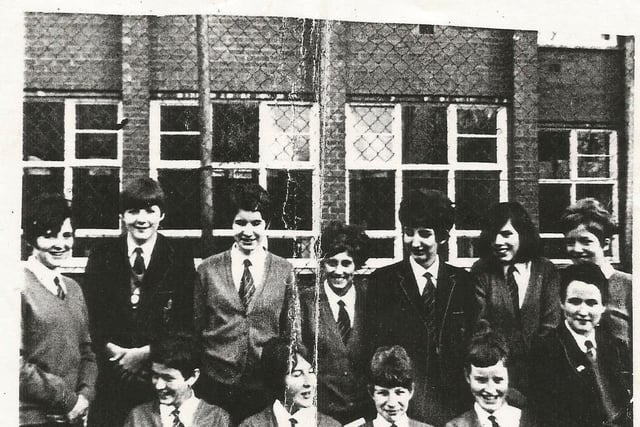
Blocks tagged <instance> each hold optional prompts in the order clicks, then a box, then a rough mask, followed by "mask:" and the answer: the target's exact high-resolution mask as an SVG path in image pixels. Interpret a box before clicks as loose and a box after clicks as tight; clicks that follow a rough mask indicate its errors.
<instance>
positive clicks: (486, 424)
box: [473, 402, 522, 427]
mask: <svg viewBox="0 0 640 427" xmlns="http://www.w3.org/2000/svg"><path fill="white" fill-rule="evenodd" d="M473 410H474V411H475V413H476V415H477V417H478V421H480V425H481V426H482V427H491V421H490V420H489V416H490V415H493V416H494V417H496V422H497V423H498V425H500V426H505V427H510V426H517V425H519V424H520V416H521V414H522V411H521V410H520V409H518V408H516V407H514V406H511V405H509V404H507V403H505V404H504V405H502V406H501V407H499V408H498V409H497V410H495V411H494V412H493V413H490V412H487V411H485V410H484V409H482V408H481V407H480V405H478V403H477V402H476V403H474V404H473Z"/></svg>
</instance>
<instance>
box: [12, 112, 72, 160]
mask: <svg viewBox="0 0 640 427" xmlns="http://www.w3.org/2000/svg"><path fill="white" fill-rule="evenodd" d="M23 108H24V110H23V115H22V118H23V123H22V144H23V145H22V155H23V159H24V160H64V104H63V103H61V102H25V103H24V104H23Z"/></svg>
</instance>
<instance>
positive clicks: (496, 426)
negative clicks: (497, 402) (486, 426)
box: [489, 415, 500, 427]
mask: <svg viewBox="0 0 640 427" xmlns="http://www.w3.org/2000/svg"><path fill="white" fill-rule="evenodd" d="M489 421H491V427H500V424H498V422H497V421H496V416H495V415H489Z"/></svg>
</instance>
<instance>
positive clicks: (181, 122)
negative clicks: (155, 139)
mask: <svg viewBox="0 0 640 427" xmlns="http://www.w3.org/2000/svg"><path fill="white" fill-rule="evenodd" d="M160 130H161V131H183V132H184V131H190V132H199V131H200V120H199V119H198V107H194V106H190V107H187V106H181V105H163V106H162V107H161V108H160Z"/></svg>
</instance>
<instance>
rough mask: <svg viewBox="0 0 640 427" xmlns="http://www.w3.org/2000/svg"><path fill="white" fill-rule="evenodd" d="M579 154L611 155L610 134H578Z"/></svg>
mask: <svg viewBox="0 0 640 427" xmlns="http://www.w3.org/2000/svg"><path fill="white" fill-rule="evenodd" d="M578 154H609V132H578Z"/></svg>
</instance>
